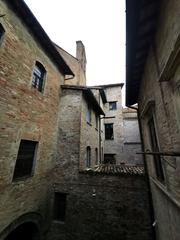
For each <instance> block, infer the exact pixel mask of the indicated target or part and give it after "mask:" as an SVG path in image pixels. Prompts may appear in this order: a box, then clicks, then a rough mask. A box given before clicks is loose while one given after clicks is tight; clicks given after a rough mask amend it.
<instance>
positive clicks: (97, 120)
mask: <svg viewBox="0 0 180 240" xmlns="http://www.w3.org/2000/svg"><path fill="white" fill-rule="evenodd" d="M95 118H96V119H95V121H96V129H98V122H99V117H98V115H97V114H95Z"/></svg>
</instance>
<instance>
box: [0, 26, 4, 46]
mask: <svg viewBox="0 0 180 240" xmlns="http://www.w3.org/2000/svg"><path fill="white" fill-rule="evenodd" d="M4 33H5V30H4V28H3V26H2V24H1V23H0V44H1V43H2V41H3V37H4Z"/></svg>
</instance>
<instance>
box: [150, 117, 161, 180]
mask: <svg viewBox="0 0 180 240" xmlns="http://www.w3.org/2000/svg"><path fill="white" fill-rule="evenodd" d="M148 126H149V133H150V141H151V147H152V151H153V152H159V146H158V142H157V135H156V130H155V125H154V119H153V117H152V118H151V119H150V120H149V122H148ZM153 158H154V165H155V170H156V176H157V178H158V179H159V180H160V181H164V173H163V167H162V163H161V157H160V156H159V155H153Z"/></svg>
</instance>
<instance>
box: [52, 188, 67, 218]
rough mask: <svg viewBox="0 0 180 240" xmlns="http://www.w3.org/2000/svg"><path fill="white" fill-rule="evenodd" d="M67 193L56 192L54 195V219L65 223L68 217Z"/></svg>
mask: <svg viewBox="0 0 180 240" xmlns="http://www.w3.org/2000/svg"><path fill="white" fill-rule="evenodd" d="M66 196H67V194H66V193H59V192H55V194H54V209H53V219H54V220H56V221H60V222H64V221H65V216H66Z"/></svg>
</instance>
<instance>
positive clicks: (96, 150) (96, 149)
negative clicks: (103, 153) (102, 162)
mask: <svg viewBox="0 0 180 240" xmlns="http://www.w3.org/2000/svg"><path fill="white" fill-rule="evenodd" d="M95 155H96V165H97V164H98V148H95Z"/></svg>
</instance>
